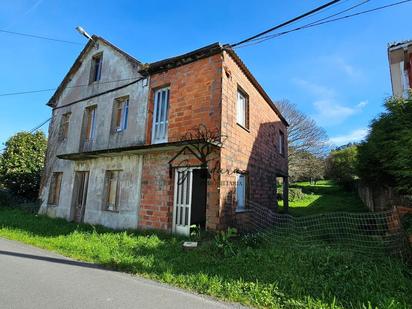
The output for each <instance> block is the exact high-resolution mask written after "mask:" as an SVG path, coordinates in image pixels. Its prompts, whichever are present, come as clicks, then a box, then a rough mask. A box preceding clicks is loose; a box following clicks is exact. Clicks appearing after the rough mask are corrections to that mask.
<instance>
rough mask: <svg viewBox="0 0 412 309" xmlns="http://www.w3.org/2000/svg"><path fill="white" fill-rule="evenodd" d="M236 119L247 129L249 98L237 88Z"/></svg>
mask: <svg viewBox="0 0 412 309" xmlns="http://www.w3.org/2000/svg"><path fill="white" fill-rule="evenodd" d="M236 121H237V123H238V124H240V125H241V126H242V127H244V128H246V129H249V98H248V96H247V94H246V93H245V92H244V91H243V90H241V89H238V90H237V103H236Z"/></svg>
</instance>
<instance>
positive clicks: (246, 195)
mask: <svg viewBox="0 0 412 309" xmlns="http://www.w3.org/2000/svg"><path fill="white" fill-rule="evenodd" d="M240 179H243V187H242V191H243V192H242V194H243V203H242V204H243V206H242V207H239V200H240V198H239V192H240V191H239V180H240ZM248 198H249V175H248V174H247V173H236V212H244V211H247V210H248V207H247V200H248Z"/></svg>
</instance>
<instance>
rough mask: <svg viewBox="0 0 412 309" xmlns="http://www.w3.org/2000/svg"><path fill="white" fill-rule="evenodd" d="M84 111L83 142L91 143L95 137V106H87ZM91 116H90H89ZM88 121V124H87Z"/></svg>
mask: <svg viewBox="0 0 412 309" xmlns="http://www.w3.org/2000/svg"><path fill="white" fill-rule="evenodd" d="M85 111H86V115H85V116H86V124H85V127H84V130H85V132H84V142H90V141H93V140H94V138H95V135H96V112H97V105H92V106H88V107H86V108H85ZM90 114H91V116H90ZM89 120H90V122H89Z"/></svg>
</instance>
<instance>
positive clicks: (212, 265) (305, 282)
mask: <svg viewBox="0 0 412 309" xmlns="http://www.w3.org/2000/svg"><path fill="white" fill-rule="evenodd" d="M0 237H5V238H8V239H13V240H18V241H22V242H24V243H27V244H31V245H34V246H38V247H41V248H45V249H49V250H52V251H55V252H58V253H61V254H63V255H66V256H69V257H72V258H74V259H78V260H82V261H88V262H94V263H98V264H101V265H103V266H104V267H107V268H110V269H115V270H121V271H125V272H130V273H133V274H139V275H141V276H144V277H147V278H151V279H154V280H158V281H161V282H164V283H168V284H172V285H175V286H178V287H181V288H185V289H188V290H192V291H195V292H198V293H202V294H206V295H210V296H213V297H215V298H218V299H222V300H228V301H235V302H240V303H243V304H245V305H251V306H254V307H268V308H375V307H378V308H411V307H412V299H411V295H412V273H411V271H410V270H409V269H408V268H407V267H406V266H405V265H404V264H402V263H401V262H400V261H399V260H397V259H395V258H389V257H383V258H380V259H372V258H369V257H368V256H362V255H358V254H355V253H353V252H348V251H344V250H342V249H339V247H329V246H327V245H325V246H323V247H319V246H313V247H308V248H305V249H299V248H297V247H295V246H294V244H293V243H292V242H290V243H289V245H286V246H282V247H280V246H275V245H273V244H270V243H260V242H259V241H258V240H254V239H253V238H252V241H251V239H250V238H249V240H248V241H246V240H245V238H243V239H240V240H237V241H235V242H234V244H233V246H234V249H235V252H236V254H235V255H232V256H225V255H222V254H221V252H220V251H218V249H217V247H216V246H215V244H214V242H213V240H209V241H204V242H201V245H200V247H199V248H198V249H196V250H193V251H189V252H185V251H183V250H182V248H181V245H182V241H183V239H182V238H178V237H174V236H170V235H166V234H162V233H155V232H153V233H144V232H137V231H134V232H114V231H111V230H108V229H105V228H102V227H93V226H90V225H77V224H74V223H69V222H66V221H65V220H61V219H50V218H47V217H44V216H37V215H33V214H29V213H27V212H24V211H22V210H19V209H10V208H5V207H3V208H1V207H0Z"/></svg>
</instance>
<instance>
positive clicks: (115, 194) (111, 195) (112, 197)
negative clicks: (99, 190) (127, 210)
mask: <svg viewBox="0 0 412 309" xmlns="http://www.w3.org/2000/svg"><path fill="white" fill-rule="evenodd" d="M120 174H121V171H120V170H112V171H106V180H105V200H104V209H105V210H108V211H118V210H119V190H120V188H119V186H120Z"/></svg>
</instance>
